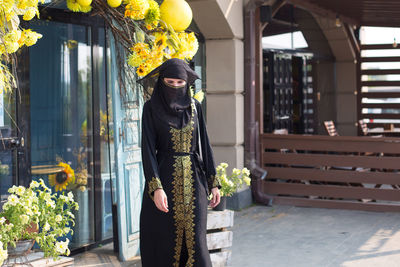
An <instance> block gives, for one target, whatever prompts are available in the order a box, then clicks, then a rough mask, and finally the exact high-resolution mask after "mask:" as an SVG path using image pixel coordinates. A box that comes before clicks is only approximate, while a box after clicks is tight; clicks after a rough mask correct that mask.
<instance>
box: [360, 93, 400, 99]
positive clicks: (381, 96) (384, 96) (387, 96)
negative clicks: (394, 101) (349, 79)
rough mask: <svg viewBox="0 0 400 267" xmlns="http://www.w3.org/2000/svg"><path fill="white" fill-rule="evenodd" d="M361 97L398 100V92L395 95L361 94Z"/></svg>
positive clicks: (399, 94)
mask: <svg viewBox="0 0 400 267" xmlns="http://www.w3.org/2000/svg"><path fill="white" fill-rule="evenodd" d="M361 97H366V98H400V92H397V93H391V92H390V93H388V92H385V93H361Z"/></svg>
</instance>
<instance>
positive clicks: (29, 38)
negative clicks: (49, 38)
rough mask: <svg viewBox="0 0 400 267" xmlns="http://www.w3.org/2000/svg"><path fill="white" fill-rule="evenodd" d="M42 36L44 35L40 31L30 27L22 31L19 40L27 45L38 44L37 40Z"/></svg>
mask: <svg viewBox="0 0 400 267" xmlns="http://www.w3.org/2000/svg"><path fill="white" fill-rule="evenodd" d="M40 38H42V35H41V34H40V33H37V32H34V31H32V30H30V29H28V30H24V31H23V32H22V35H21V39H20V40H19V42H20V43H22V44H25V45H26V46H31V45H34V44H36V42H37V40H38V39H40Z"/></svg>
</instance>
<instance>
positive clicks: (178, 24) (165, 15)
mask: <svg viewBox="0 0 400 267" xmlns="http://www.w3.org/2000/svg"><path fill="white" fill-rule="evenodd" d="M160 13H161V20H163V21H164V22H165V23H167V24H169V25H171V26H172V28H174V30H175V31H177V32H180V31H184V30H186V28H187V27H189V25H190V23H191V22H192V17H193V14H192V9H191V8H190V6H189V4H188V3H187V2H186V1H185V0H164V2H163V3H162V4H161V6H160Z"/></svg>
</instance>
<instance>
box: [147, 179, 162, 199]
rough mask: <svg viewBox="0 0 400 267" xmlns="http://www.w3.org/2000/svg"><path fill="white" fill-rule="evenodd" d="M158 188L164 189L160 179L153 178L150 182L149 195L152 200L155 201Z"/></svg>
mask: <svg viewBox="0 0 400 267" xmlns="http://www.w3.org/2000/svg"><path fill="white" fill-rule="evenodd" d="M158 188H163V187H162V184H161V181H160V179H159V178H158V177H153V178H151V180H150V181H149V195H150V197H151V199H153V192H154V191H156V189H158Z"/></svg>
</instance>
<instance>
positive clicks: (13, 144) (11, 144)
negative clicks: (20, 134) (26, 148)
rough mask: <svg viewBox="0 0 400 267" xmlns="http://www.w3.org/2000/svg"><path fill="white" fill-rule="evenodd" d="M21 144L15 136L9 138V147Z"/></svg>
mask: <svg viewBox="0 0 400 267" xmlns="http://www.w3.org/2000/svg"><path fill="white" fill-rule="evenodd" d="M20 145H21V141H20V140H19V139H18V138H17V137H16V138H11V140H10V147H11V148H17V147H19V146H20Z"/></svg>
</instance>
